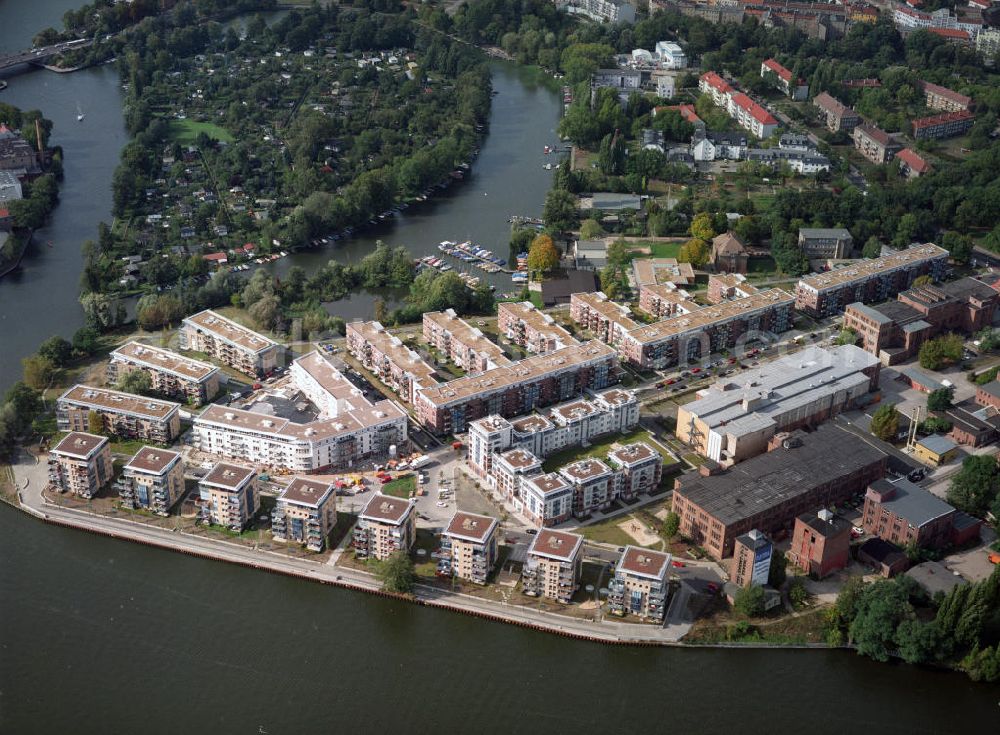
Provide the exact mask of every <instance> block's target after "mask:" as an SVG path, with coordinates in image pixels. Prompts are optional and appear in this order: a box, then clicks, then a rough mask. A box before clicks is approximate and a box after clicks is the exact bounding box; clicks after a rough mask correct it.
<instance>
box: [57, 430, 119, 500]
mask: <svg viewBox="0 0 1000 735" xmlns="http://www.w3.org/2000/svg"><path fill="white" fill-rule="evenodd" d="M113 474H114V468H113V466H112V462H111V444H110V442H109V441H108V439H107V437H104V436H97V435H96V434H87V433H85V432H82V431H71V432H70V433H69V434H67V435H66V436H64V437H63V438H62V440H61V441H60V442H59V443H58V444H56V445H55V446H54V447H53V448H52V449H50V450H49V484H50V485H52V486H53V487H55V488H56V489H57V490H59V492H64V493H66V492H68V493H73V494H74V495H79V496H80V497H81V498H86V499H88V500H89V499H90V498H92V497H94V496H95V495H97V493H99V492H100V491H101V488H103V487H104V486H105V485H107V484H108V483H109V482H111V478H112V475H113Z"/></svg>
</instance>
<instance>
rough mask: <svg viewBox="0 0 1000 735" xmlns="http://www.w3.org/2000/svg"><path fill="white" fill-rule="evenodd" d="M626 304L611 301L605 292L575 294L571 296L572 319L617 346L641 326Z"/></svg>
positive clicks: (599, 337)
mask: <svg viewBox="0 0 1000 735" xmlns="http://www.w3.org/2000/svg"><path fill="white" fill-rule="evenodd" d="M631 313H632V312H631V311H630V310H629V308H628V307H627V306H625V305H624V304H619V303H616V302H614V301H612V300H611V299H609V298H608V297H607V296H606V295H605V293H604V292H603V291H597V292H596V293H575V294H572V295H571V296H570V301H569V314H570V318H571V319H572V320H573V321H574V322H576V323H577V324H579V325H580V326H582V327H584V328H585V329H587V330H589V331H590V332H591V333H592V334H593V335H594V336H595V337H597V338H598V339H599V340H601V341H602V342H606V343H608V344H609V345H612V346H614V345H617V344H618V343H620V342H621V341H622V339H624V337H625V335H626V334H628V333H629V332H630V331H632V330H633V329H635V328H636V327H638V326H639V322H636V321H634V320H633V319H632V318H631V317H630V316H629V315H630V314H631Z"/></svg>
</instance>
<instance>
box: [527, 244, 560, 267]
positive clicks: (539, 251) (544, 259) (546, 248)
mask: <svg viewBox="0 0 1000 735" xmlns="http://www.w3.org/2000/svg"><path fill="white" fill-rule="evenodd" d="M558 265H559V251H558V250H557V249H556V246H555V243H553V242H552V238H551V237H549V236H548V235H539V236H538V237H536V238H535V239H534V241H532V243H531V248H530V249H529V250H528V269H529V270H531V271H532V272H533V273H548V272H549V271H551V270H552V269H553V268H555V267H556V266H558Z"/></svg>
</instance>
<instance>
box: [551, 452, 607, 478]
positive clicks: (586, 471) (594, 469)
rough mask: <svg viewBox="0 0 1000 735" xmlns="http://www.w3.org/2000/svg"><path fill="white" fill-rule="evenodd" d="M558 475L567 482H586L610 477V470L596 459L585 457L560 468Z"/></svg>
mask: <svg viewBox="0 0 1000 735" xmlns="http://www.w3.org/2000/svg"><path fill="white" fill-rule="evenodd" d="M559 474H561V475H562V476H563V477H565V478H566V479H568V480H574V481H578V482H588V481H589V480H593V479H595V478H597V477H601V476H602V475H610V474H611V468H610V467H608V466H607V465H606V464H604V462H602V461H601V460H599V459H597V458H596V457H585V458H583V459H578V460H577V461H576V462H573V463H572V464H568V465H566V466H565V467H561V468H560V469H559Z"/></svg>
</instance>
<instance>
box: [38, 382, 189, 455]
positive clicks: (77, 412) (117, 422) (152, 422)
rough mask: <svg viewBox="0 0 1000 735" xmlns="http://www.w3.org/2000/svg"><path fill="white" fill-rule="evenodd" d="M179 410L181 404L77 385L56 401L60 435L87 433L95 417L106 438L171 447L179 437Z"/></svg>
mask: <svg viewBox="0 0 1000 735" xmlns="http://www.w3.org/2000/svg"><path fill="white" fill-rule="evenodd" d="M178 409H180V404H179V403H171V402H169V401H161V400H158V399H156V398H147V397H145V396H137V395H134V394H132V393H122V392H121V391H117V390H108V389H107V388H93V387H91V386H88V385H74V386H73V387H72V388H70V389H69V390H67V391H66V392H65V393H63V394H62V395H61V396H59V398H58V399H57V400H56V424H57V425H58V427H59V430H60V431H87V430H89V429H90V428H91V422H90V417H91V415H96V416H98V417H99V418H100V421H101V426H102V431H104V432H105V433H106V434H109V435H113V436H118V437H121V438H122V439H139V440H141V441H148V442H156V443H158V444H169V443H170V442H172V441H173V440H174V439H176V438H177V437H178V436H179V435H180V431H181V418H180V413H179V410H178Z"/></svg>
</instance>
